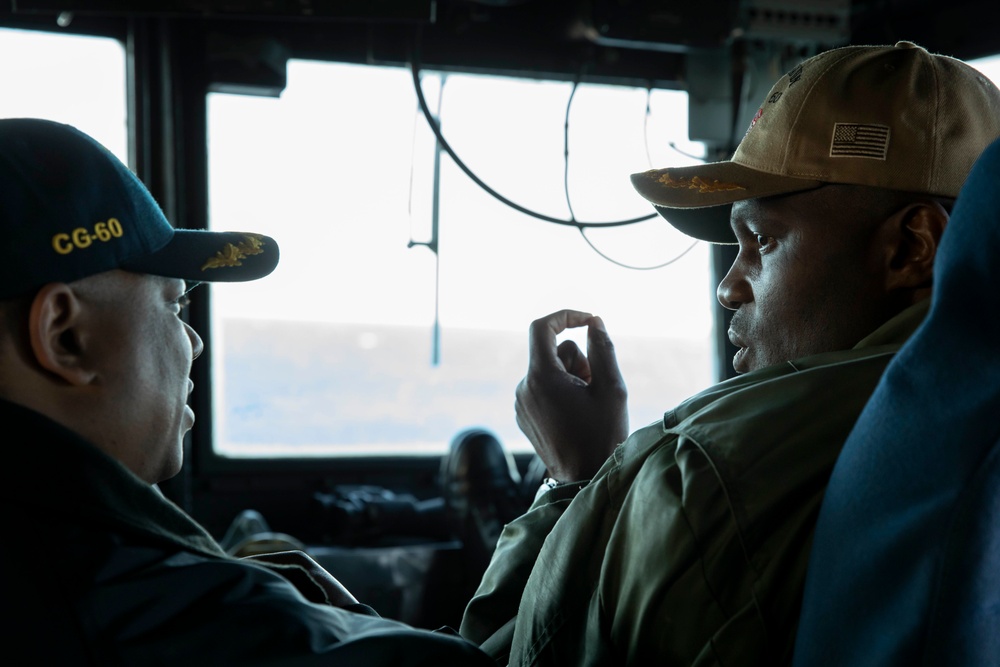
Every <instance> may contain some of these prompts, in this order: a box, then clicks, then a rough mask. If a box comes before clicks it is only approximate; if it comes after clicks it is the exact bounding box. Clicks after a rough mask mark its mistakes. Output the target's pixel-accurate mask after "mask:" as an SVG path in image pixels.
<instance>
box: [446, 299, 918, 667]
mask: <svg viewBox="0 0 1000 667" xmlns="http://www.w3.org/2000/svg"><path fill="white" fill-rule="evenodd" d="M926 312H927V302H923V303H921V304H917V305H916V306H913V307H912V308H910V309H908V310H906V311H904V312H903V313H901V314H900V315H898V316H897V317H895V318H894V319H892V320H890V321H889V322H887V323H886V324H885V325H883V326H882V327H880V328H879V329H878V330H877V331H875V332H874V333H873V334H871V335H870V336H868V337H867V338H865V339H864V340H863V341H861V342H860V343H859V344H858V345H857V346H856V347H855V348H854V349H852V350H847V351H843V352H834V353H828V354H822V355H816V356H812V357H808V358H805V359H800V360H796V361H794V362H789V363H786V364H780V365H776V366H772V367H770V368H765V369H761V370H759V371H755V372H752V373H747V374H745V375H742V376H740V377H737V378H733V379H732V380H729V381H726V382H723V383H721V384H719V385H716V386H714V387H712V388H710V389H708V390H706V391H704V392H702V393H700V394H698V395H696V396H694V397H693V398H690V399H688V400H687V401H685V402H684V403H683V404H681V405H680V406H679V407H677V408H676V409H674V410H672V411H670V412H668V413H667V414H666V415H665V416H664V418H663V421H662V422H658V423H654V424H652V425H650V426H647V427H646V428H643V429H640V430H639V431H636V432H635V433H633V434H632V435H631V436H630V437H629V438H628V439H627V440H626V441H625V442H624V443H622V444H621V445H619V446H618V448H617V449H616V450H615V452H614V454H613V455H612V456H611V458H610V459H608V461H607V462H606V463H605V464H604V466H603V467H602V468H601V470H600V471H599V472H598V473H597V475H596V476H595V477H594V479H593V480H591V481H590V482H589V483H586V484H576V485H564V486H560V487H556V488H554V489H552V490H551V491H549V492H547V493H545V494H543V495H542V496H540V497H539V498H538V499H537V500H536V501H535V503H534V504H533V505H532V507H531V508H530V509H529V511H528V512H527V513H526V514H525V515H524V516H522V517H520V518H518V519H516V520H515V521H513V522H511V523H510V524H509V525H508V526H507V527H506V528H505V530H504V532H503V534H502V535H501V537H500V540H499V542H498V544H497V548H496V552H495V553H494V556H493V559H492V561H491V563H490V566H489V568H488V569H487V571H486V574H485V575H484V577H483V580H482V583H481V584H480V587H479V590H478V591H477V593H476V596H475V597H474V598H473V600H472V601H471V602H470V603H469V606H468V608H467V610H466V614H465V618H464V619H463V622H462V626H461V634H462V635H463V636H465V637H466V638H468V639H470V640H472V641H474V642H476V643H479V644H481V645H482V647H483V648H484V649H485V650H486V651H487V652H488V653H490V654H491V655H493V656H494V657H495V658H497V661H498V662H499V663H500V664H505V662H506V661H508V660H509V664H510V665H518V666H522V665H523V666H528V665H560V666H577V665H640V664H642V665H648V664H656V665H698V666H699V667H701V666H703V665H727V666H732V665H740V666H743V665H769V666H770V665H782V664H789V663H790V662H791V654H792V646H793V641H794V637H795V630H796V624H797V620H798V615H799V605H800V598H801V594H802V587H803V582H804V578H805V572H806V562H807V559H808V555H809V548H810V545H811V541H812V534H813V527H814V524H815V520H816V515H817V512H818V511H819V505H820V501H821V500H822V497H823V492H824V489H825V487H826V483H827V479H828V477H829V474H830V471H831V469H832V467H833V464H834V462H835V460H836V458H837V454H838V453H839V451H840V448H841V446H842V445H843V443H844V440H845V439H846V438H847V435H848V433H849V432H850V429H851V427H852V425H853V424H854V421H855V419H856V418H857V416H858V414H859V413H860V411H861V408H862V407H863V406H864V404H865V401H866V400H867V399H868V397H869V395H870V394H871V392H872V391H873V390H874V388H875V385H876V383H877V382H878V379H879V376H880V375H881V373H882V371H883V369H884V368H885V366H886V364H887V363H888V361H889V359H890V358H891V357H892V355H893V354H894V353H895V352H896V350H898V349H899V347H900V345H901V344H902V343H903V342H904V341H905V339H906V338H907V337H909V335H910V334H911V333H912V332H913V330H914V329H915V328H916V327H917V325H918V324H919V323H920V321H921V320H922V319H923V317H924V315H925V314H926ZM515 615H516V619H515Z"/></svg>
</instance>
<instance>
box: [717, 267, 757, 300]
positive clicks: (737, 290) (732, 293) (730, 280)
mask: <svg viewBox="0 0 1000 667" xmlns="http://www.w3.org/2000/svg"><path fill="white" fill-rule="evenodd" d="M715 295H716V297H718V299H719V303H721V304H722V307H723V308H727V309H729V310H736V309H737V308H739V307H740V306H741V305H742V304H744V303H749V302H750V301H753V291H752V290H751V289H750V283H748V282H747V279H746V274H745V272H744V271H743V269H742V267H741V266H740V260H739V257H737V258H736V261H735V262H733V265H732V266H731V267H729V272H728V273H727V274H726V277H725V278H723V279H722V282H721V283H719V287H718V289H717V290H716V291H715Z"/></svg>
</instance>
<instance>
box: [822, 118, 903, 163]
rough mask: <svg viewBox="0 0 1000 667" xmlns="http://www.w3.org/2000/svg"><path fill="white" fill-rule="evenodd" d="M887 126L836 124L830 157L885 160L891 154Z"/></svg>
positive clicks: (831, 141)
mask: <svg viewBox="0 0 1000 667" xmlns="http://www.w3.org/2000/svg"><path fill="white" fill-rule="evenodd" d="M889 134H890V132H889V127H888V126H887V125H860V124H857V123H835V124H834V126H833V138H832V139H831V140H830V157H867V158H872V159H874V160H884V159H885V158H886V156H887V155H888V154H889Z"/></svg>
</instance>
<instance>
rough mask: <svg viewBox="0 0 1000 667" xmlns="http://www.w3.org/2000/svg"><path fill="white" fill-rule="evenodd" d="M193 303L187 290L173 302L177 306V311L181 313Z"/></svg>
mask: <svg viewBox="0 0 1000 667" xmlns="http://www.w3.org/2000/svg"><path fill="white" fill-rule="evenodd" d="M190 303H191V299H190V298H188V295H187V292H185V293H184V294H181V295H180V296H179V297H177V298H176V299H175V300H174V301H172V302H171V304H172V305H174V306H176V307H177V312H178V313H180V312H181V311H182V310H184V309H185V308H187V307H188V305H189V304H190Z"/></svg>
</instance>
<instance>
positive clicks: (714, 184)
mask: <svg viewBox="0 0 1000 667" xmlns="http://www.w3.org/2000/svg"><path fill="white" fill-rule="evenodd" d="M656 180H657V182H658V183H660V184H662V185H665V186H667V187H668V188H687V189H688V190H697V191H698V192H699V193H701V192H722V191H725V190H746V188H745V187H743V186H742V185H737V184H736V183H725V182H723V181H719V180H713V181H711V182H709V181H706V180H704V179H702V178H701V177H700V176H694V177H692V178H683V177H682V178H671V176H670V172H667V173H666V174H664V175H663V176H660V177H659V178H658V179H656Z"/></svg>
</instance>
